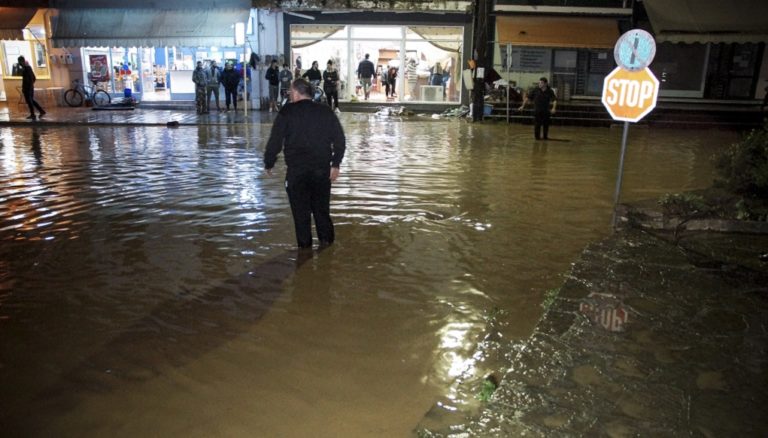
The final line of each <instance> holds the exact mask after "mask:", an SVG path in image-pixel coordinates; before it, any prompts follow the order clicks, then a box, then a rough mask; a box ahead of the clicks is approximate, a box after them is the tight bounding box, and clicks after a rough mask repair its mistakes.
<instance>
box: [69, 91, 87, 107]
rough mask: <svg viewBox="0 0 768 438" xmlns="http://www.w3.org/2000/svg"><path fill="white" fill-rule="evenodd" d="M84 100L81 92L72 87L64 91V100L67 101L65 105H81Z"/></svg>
mask: <svg viewBox="0 0 768 438" xmlns="http://www.w3.org/2000/svg"><path fill="white" fill-rule="evenodd" d="M84 101H85V96H83V93H81V92H80V91H78V90H75V89H74V88H72V89H69V90H67V92H66V93H64V102H67V105H69V106H83V102H84Z"/></svg>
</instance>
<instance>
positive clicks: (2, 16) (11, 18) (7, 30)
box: [0, 8, 37, 40]
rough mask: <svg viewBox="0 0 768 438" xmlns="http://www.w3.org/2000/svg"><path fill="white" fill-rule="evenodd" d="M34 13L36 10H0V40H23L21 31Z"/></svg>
mask: <svg viewBox="0 0 768 438" xmlns="http://www.w3.org/2000/svg"><path fill="white" fill-rule="evenodd" d="M36 12H37V8H0V40H21V39H24V35H23V32H22V29H24V28H25V27H26V26H27V23H29V20H31V19H32V17H34V15H35V13H36Z"/></svg>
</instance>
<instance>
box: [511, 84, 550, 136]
mask: <svg viewBox="0 0 768 438" xmlns="http://www.w3.org/2000/svg"><path fill="white" fill-rule="evenodd" d="M528 102H533V121H534V128H533V135H534V137H535V138H536V140H541V139H542V138H543V139H544V140H547V139H548V138H549V120H550V117H551V115H552V114H554V113H555V110H556V109H557V97H556V96H555V92H554V91H552V88H550V87H549V81H547V78H541V79H539V86H538V87H536V88H534V89H533V90H531V91H530V92H529V93H528V94H527V95H526V96H525V100H523V104H522V105H520V108H518V110H519V111H522V110H523V108H525V105H526V104H527V103H528ZM550 104H552V109H550V108H549V105H550ZM542 127H543V128H544V137H542V136H541V128H542Z"/></svg>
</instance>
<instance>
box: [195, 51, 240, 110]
mask: <svg viewBox="0 0 768 438" xmlns="http://www.w3.org/2000/svg"><path fill="white" fill-rule="evenodd" d="M240 79H242V77H241V75H240V73H238V72H237V70H235V67H234V65H233V64H232V63H231V62H227V63H226V64H225V65H224V70H221V68H219V66H218V65H217V64H216V61H211V63H210V65H209V66H208V67H204V66H203V62H202V61H197V66H196V67H195V71H194V72H192V82H194V83H195V107H196V109H197V113H198V114H208V113H209V112H210V110H211V96H213V97H214V98H215V102H216V109H217V110H218V111H221V105H220V104H219V89H220V87H221V86H224V100H225V104H226V109H225V110H224V111H229V108H230V105H232V106H233V107H234V110H235V111H237V87H238V86H239V85H240Z"/></svg>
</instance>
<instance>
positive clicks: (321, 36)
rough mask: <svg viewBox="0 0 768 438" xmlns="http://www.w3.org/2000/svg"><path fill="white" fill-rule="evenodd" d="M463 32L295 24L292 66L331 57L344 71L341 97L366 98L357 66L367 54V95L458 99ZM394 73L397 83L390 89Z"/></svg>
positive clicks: (376, 99)
mask: <svg viewBox="0 0 768 438" xmlns="http://www.w3.org/2000/svg"><path fill="white" fill-rule="evenodd" d="M463 34H464V30H463V28H462V27H461V26H357V25H353V26H345V25H334V24H323V25H316V24H314V25H307V24H294V25H291V59H290V63H291V64H292V65H291V69H292V70H293V71H296V70H297V69H300V74H303V73H304V72H306V70H307V69H308V68H310V66H311V65H312V62H313V61H317V63H318V64H319V67H320V69H321V70H324V69H325V65H326V63H327V61H328V60H333V61H334V62H335V64H336V65H337V66H338V69H339V72H340V76H341V86H340V88H339V100H343V101H350V102H355V101H363V100H364V93H363V90H362V84H361V83H360V81H359V80H358V78H357V67H358V65H359V63H360V61H362V60H363V59H365V55H366V54H368V55H370V57H369V59H370V61H371V62H373V65H374V66H375V68H376V74H375V76H374V78H373V80H372V87H371V93H370V98H369V101H373V102H382V103H383V102H419V103H445V102H451V103H457V102H459V99H460V96H461V84H460V82H459V81H456V80H455V78H457V77H458V76H459V73H460V68H461V51H462V47H463ZM388 73H389V75H388ZM392 75H394V79H395V80H394V88H393V87H392V86H391V85H390V93H389V95H387V90H386V88H387V87H386V85H387V80H388V79H390V78H389V77H388V76H392ZM390 84H391V82H390Z"/></svg>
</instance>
